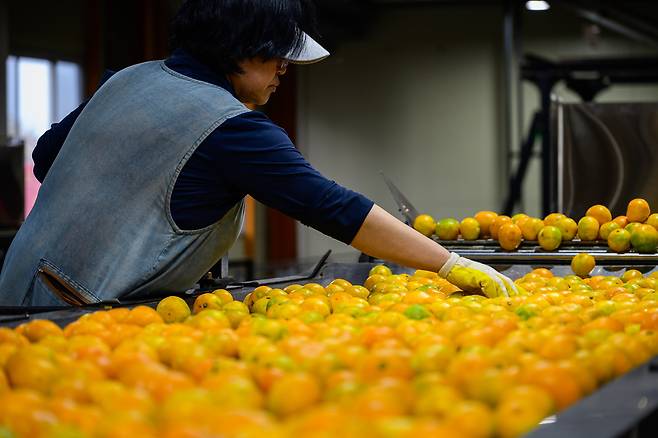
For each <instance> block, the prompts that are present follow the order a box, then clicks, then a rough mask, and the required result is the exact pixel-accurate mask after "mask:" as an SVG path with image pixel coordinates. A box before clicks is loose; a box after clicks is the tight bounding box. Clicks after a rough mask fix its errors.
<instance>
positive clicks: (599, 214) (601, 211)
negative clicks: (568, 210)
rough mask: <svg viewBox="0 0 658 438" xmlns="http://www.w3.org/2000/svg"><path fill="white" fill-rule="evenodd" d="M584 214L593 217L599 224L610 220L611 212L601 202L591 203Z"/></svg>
mask: <svg viewBox="0 0 658 438" xmlns="http://www.w3.org/2000/svg"><path fill="white" fill-rule="evenodd" d="M585 216H586V217H593V218H594V219H596V221H597V222H598V223H599V226H600V225H603V224H604V223H606V222H610V221H611V220H612V213H610V210H609V209H608V207H606V206H605V205H601V204H596V205H592V206H591V207H590V208H588V209H587V211H586V212H585Z"/></svg>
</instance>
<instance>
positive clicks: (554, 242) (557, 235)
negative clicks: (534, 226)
mask: <svg viewBox="0 0 658 438" xmlns="http://www.w3.org/2000/svg"><path fill="white" fill-rule="evenodd" d="M537 240H538V241H539V246H541V248H542V249H544V250H546V251H553V250H554V249H557V248H558V247H559V246H560V243H562V233H561V232H560V229H559V228H557V227H554V226H551V225H545V226H543V227H542V229H541V230H539V234H537Z"/></svg>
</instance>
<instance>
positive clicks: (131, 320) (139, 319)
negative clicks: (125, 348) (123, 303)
mask: <svg viewBox="0 0 658 438" xmlns="http://www.w3.org/2000/svg"><path fill="white" fill-rule="evenodd" d="M124 322H125V323H126V324H134V325H138V326H141V327H145V326H147V325H149V324H152V323H158V322H159V323H162V322H164V321H163V320H162V317H161V316H160V315H159V314H158V312H157V311H156V310H155V309H154V308H152V307H149V306H137V307H135V308H133V309H131V310H130V313H129V314H128V316H127V317H126V319H125V320H124Z"/></svg>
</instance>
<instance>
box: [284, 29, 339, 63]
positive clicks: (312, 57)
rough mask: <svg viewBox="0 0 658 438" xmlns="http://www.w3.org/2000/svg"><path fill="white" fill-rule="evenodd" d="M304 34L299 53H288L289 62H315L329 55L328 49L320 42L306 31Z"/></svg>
mask: <svg viewBox="0 0 658 438" xmlns="http://www.w3.org/2000/svg"><path fill="white" fill-rule="evenodd" d="M302 34H303V35H302V38H303V39H304V42H303V44H302V48H301V50H299V53H297V54H293V53H292V52H290V53H288V54H287V55H286V57H285V59H287V60H288V62H291V63H293V64H313V63H314V62H319V61H322V60H323V59H324V58H326V57H327V56H329V52H328V51H327V49H325V48H324V47H322V46H321V45H320V44H318V42H317V41H315V40H314V39H313V38H311V37H310V36H309V35H308V34H307V33H306V32H302Z"/></svg>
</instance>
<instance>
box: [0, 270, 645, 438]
mask: <svg viewBox="0 0 658 438" xmlns="http://www.w3.org/2000/svg"><path fill="white" fill-rule="evenodd" d="M517 283H518V284H519V285H521V286H522V287H523V288H524V289H525V290H526V291H528V294H527V295H523V296H517V297H513V298H509V299H508V298H504V297H500V298H493V299H490V298H485V297H483V296H478V295H470V296H462V294H461V292H459V291H456V288H455V287H454V286H452V285H451V284H449V283H447V282H446V281H445V280H442V279H440V278H438V277H437V276H436V274H434V273H430V272H427V271H416V272H415V273H414V275H407V274H397V275H395V274H392V273H391V271H390V270H389V269H388V268H387V267H385V266H377V267H375V268H373V270H372V271H371V275H370V276H369V277H368V279H367V280H366V281H365V284H364V286H359V285H352V284H350V283H349V282H348V281H346V280H341V279H337V280H334V281H332V282H331V283H330V284H329V285H327V286H324V287H323V286H321V285H319V284H316V283H310V284H305V285H290V286H288V287H286V288H285V289H276V288H274V289H272V288H269V287H267V286H260V287H258V288H256V289H255V290H253V291H252V292H251V293H250V294H249V295H248V296H247V297H246V299H245V300H244V302H239V301H234V300H233V298H232V297H231V294H229V293H228V292H226V291H225V290H218V291H215V292H214V293H212V294H203V295H200V296H199V297H198V298H197V299H196V301H195V303H194V305H193V309H192V310H190V308H189V307H188V305H187V304H186V302H185V301H183V300H182V299H180V298H178V297H168V298H165V299H164V300H162V301H161V302H160V303H159V304H158V308H157V311H156V310H154V309H152V308H150V307H146V306H137V307H135V308H133V309H131V310H129V309H126V308H117V309H111V310H108V311H97V312H93V313H89V314H86V315H84V316H82V317H81V318H79V319H78V320H76V321H75V322H72V323H70V324H68V325H67V326H65V327H64V328H60V327H59V326H57V325H56V324H54V323H53V322H51V321H47V320H33V321H30V322H27V323H25V324H22V325H20V326H18V327H16V328H15V329H9V328H0V406H2V409H0V436H3V437H12V436H16V437H45V436H49V437H62V438H63V437H71V438H72V437H76V438H78V437H107V438H109V437H134V436H139V437H205V436H222V437H237V436H240V437H262V436H268V437H303V436H323V437H328V436H341V437H370V436H372V437H416V436H442V437H481V438H485V437H516V436H520V435H522V434H524V433H526V432H527V431H529V430H531V429H532V428H534V427H535V426H536V425H537V424H538V423H539V422H540V421H541V420H542V419H543V418H545V417H546V416H548V415H551V414H552V413H554V412H556V411H559V410H562V409H565V408H566V407H568V406H569V405H571V404H573V403H575V402H576V401H577V400H578V399H580V398H581V397H583V396H585V395H587V394H588V393H590V392H592V391H594V390H595V389H596V388H597V387H599V386H601V385H602V384H604V383H606V382H608V381H610V380H611V379H614V378H615V377H617V376H619V375H621V374H624V373H626V372H628V371H629V370H630V369H631V368H633V367H634V366H636V365H638V364H641V363H643V362H645V361H647V360H648V359H649V358H650V357H651V356H652V355H654V354H656V353H658V331H657V329H658V293H657V292H656V287H657V285H658V276H657V275H656V274H651V275H643V274H642V273H640V272H639V271H635V270H628V271H626V272H625V273H624V274H623V275H622V276H621V277H604V276H593V277H587V278H580V277H578V276H575V275H571V276H566V277H563V278H562V277H557V276H554V275H553V274H552V273H551V271H549V270H547V269H536V270H534V271H532V272H530V273H528V274H527V275H525V276H524V277H522V278H520V279H518V280H517Z"/></svg>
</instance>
